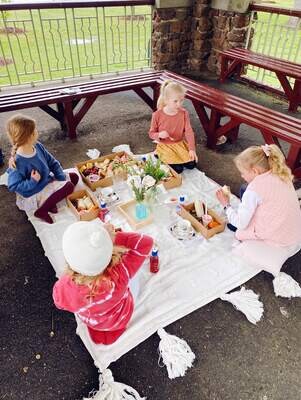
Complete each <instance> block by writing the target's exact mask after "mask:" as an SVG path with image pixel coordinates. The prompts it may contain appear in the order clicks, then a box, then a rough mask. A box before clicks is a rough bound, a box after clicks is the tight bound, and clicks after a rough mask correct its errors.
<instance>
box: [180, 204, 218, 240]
mask: <svg viewBox="0 0 301 400" xmlns="http://www.w3.org/2000/svg"><path fill="white" fill-rule="evenodd" d="M190 211H194V203H189V204H186V205H184V206H181V211H180V212H179V215H180V216H181V217H182V218H184V219H187V220H188V221H190V222H191V225H192V226H193V228H194V229H195V230H196V231H197V232H199V233H201V235H203V236H204V237H205V238H206V239H209V238H211V237H212V236H214V235H216V234H217V233H220V232H223V231H224V230H225V226H226V223H225V221H224V219H223V218H222V217H220V216H219V215H218V214H216V212H215V211H213V210H211V209H208V214H209V215H211V217H212V218H213V219H214V220H215V221H217V222H218V223H219V224H220V225H218V226H216V227H214V228H206V227H205V226H204V225H203V224H202V222H200V221H198V220H197V219H196V218H194V216H193V215H191V214H190Z"/></svg>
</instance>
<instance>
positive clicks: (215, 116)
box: [207, 108, 222, 150]
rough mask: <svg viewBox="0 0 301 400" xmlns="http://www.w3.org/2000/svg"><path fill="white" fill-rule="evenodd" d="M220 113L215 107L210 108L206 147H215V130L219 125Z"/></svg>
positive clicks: (216, 135) (216, 136)
mask: <svg viewBox="0 0 301 400" xmlns="http://www.w3.org/2000/svg"><path fill="white" fill-rule="evenodd" d="M221 118H222V114H221V113H220V112H219V111H217V110H216V109H214V108H213V109H211V114H210V121H209V136H208V137H207V147H209V149H213V150H215V149H216V141H217V138H218V134H217V130H218V128H219V127H220V121H221Z"/></svg>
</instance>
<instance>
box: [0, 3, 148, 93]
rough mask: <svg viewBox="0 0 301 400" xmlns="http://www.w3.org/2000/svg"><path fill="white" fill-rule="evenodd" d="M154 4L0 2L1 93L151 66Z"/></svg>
mask: <svg viewBox="0 0 301 400" xmlns="http://www.w3.org/2000/svg"><path fill="white" fill-rule="evenodd" d="M153 3H154V1H153V0H144V1H142V0H136V1H134V0H128V1H116V0H111V1H93V0H92V1H86V2H83V1H82V2H81V1H76V2H75V1H73V2H72V1H65V2H60V1H56V0H54V1H52V2H51V3H49V2H48V3H45V2H35V3H27V4H24V3H9V4H0V89H1V87H6V86H14V85H23V84H31V85H32V86H34V85H36V84H38V83H39V82H46V81H58V80H59V81H63V82H64V81H65V80H67V79H69V78H75V77H82V76H88V77H90V78H93V77H94V76H97V75H99V74H104V73H110V72H119V71H127V70H135V69H142V68H146V67H149V66H150V65H151V45H150V43H151V32H152V5H153Z"/></svg>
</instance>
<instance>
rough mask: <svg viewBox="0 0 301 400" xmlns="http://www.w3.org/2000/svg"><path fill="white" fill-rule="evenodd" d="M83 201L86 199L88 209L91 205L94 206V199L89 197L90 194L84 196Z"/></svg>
mask: <svg viewBox="0 0 301 400" xmlns="http://www.w3.org/2000/svg"><path fill="white" fill-rule="evenodd" d="M83 201H84V204H85V206H86V210H88V209H89V208H91V207H93V205H94V204H93V201H92V200H91V199H90V197H88V196H85V197H84V198H83Z"/></svg>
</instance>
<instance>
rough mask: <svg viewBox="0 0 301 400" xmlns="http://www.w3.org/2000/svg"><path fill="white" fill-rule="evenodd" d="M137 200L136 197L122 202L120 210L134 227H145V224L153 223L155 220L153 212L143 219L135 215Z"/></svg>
mask: <svg viewBox="0 0 301 400" xmlns="http://www.w3.org/2000/svg"><path fill="white" fill-rule="evenodd" d="M136 204H137V202H136V200H135V199H132V200H130V201H127V202H126V203H123V204H120V206H118V210H119V211H120V212H121V213H122V214H123V215H124V216H125V218H126V220H127V221H128V223H129V224H130V226H131V227H132V228H133V229H140V228H143V227H144V226H145V225H148V224H151V223H152V222H153V220H154V217H153V214H152V213H151V212H150V213H149V215H148V216H147V217H146V218H145V219H142V220H139V219H137V218H136V216H135V206H136Z"/></svg>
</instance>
